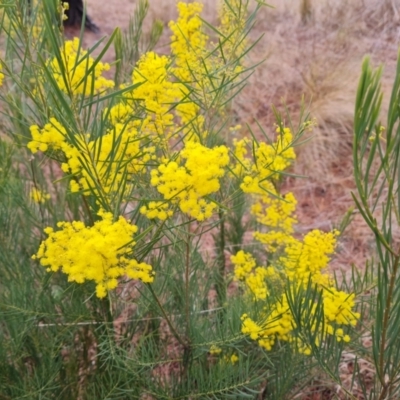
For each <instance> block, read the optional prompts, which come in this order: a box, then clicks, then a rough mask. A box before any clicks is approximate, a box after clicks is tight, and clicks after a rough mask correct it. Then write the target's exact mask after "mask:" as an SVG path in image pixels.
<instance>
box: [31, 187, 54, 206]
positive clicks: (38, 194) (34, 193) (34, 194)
mask: <svg viewBox="0 0 400 400" xmlns="http://www.w3.org/2000/svg"><path fill="white" fill-rule="evenodd" d="M29 197H30V198H31V199H32V200H33V202H35V203H37V204H43V203H45V202H46V200H49V199H50V195H49V194H48V193H46V192H44V191H42V190H39V189H37V188H32V189H31V191H30V193H29Z"/></svg>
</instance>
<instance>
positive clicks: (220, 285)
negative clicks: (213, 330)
mask: <svg viewBox="0 0 400 400" xmlns="http://www.w3.org/2000/svg"><path fill="white" fill-rule="evenodd" d="M218 245H219V246H218V248H219V257H218V258H219V260H218V278H217V285H216V286H217V287H216V289H217V296H218V303H219V306H220V307H223V306H224V303H225V301H226V288H225V268H226V265H225V223H224V214H223V212H222V211H219V243H218Z"/></svg>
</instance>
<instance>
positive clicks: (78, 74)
mask: <svg viewBox="0 0 400 400" xmlns="http://www.w3.org/2000/svg"><path fill="white" fill-rule="evenodd" d="M60 54H61V61H62V65H60V63H59V60H58V59H57V58H56V57H54V58H53V59H52V60H49V62H48V63H47V66H48V67H49V69H50V71H51V73H52V74H53V77H54V79H55V81H56V83H57V85H58V87H59V88H60V89H61V90H62V91H63V92H65V93H67V94H70V95H77V94H83V95H84V96H88V95H90V94H91V93H92V90H93V91H94V94H99V93H102V92H104V91H105V90H107V89H109V88H113V87H114V81H112V80H109V79H106V78H104V77H103V76H102V74H103V72H104V71H108V70H109V69H110V65H109V64H107V63H105V64H104V63H102V62H98V63H97V64H96V65H95V64H94V59H93V57H91V56H90V55H89V54H88V52H87V51H86V50H83V49H82V48H81V47H80V42H79V39H78V38H74V39H73V40H67V41H66V42H65V43H64V46H63V47H61V48H60Z"/></svg>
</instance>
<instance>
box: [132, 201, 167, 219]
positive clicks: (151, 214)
mask: <svg viewBox="0 0 400 400" xmlns="http://www.w3.org/2000/svg"><path fill="white" fill-rule="evenodd" d="M140 213H141V214H143V215H145V216H146V217H147V218H149V219H154V218H158V219H160V220H161V221H165V220H166V219H168V218H170V217H172V215H173V213H174V212H173V211H172V210H171V209H169V204H168V202H165V201H150V203H149V204H148V206H142V207H141V208H140Z"/></svg>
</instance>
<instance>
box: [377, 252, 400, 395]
mask: <svg viewBox="0 0 400 400" xmlns="http://www.w3.org/2000/svg"><path fill="white" fill-rule="evenodd" d="M399 260H400V256H396V257H395V260H394V265H393V270H392V273H391V275H390V282H389V291H388V295H387V298H386V306H385V312H384V315H383V324H382V336H381V343H380V349H379V380H380V381H381V385H382V387H383V390H382V392H381V394H380V396H379V399H378V400H383V399H385V398H386V394H387V391H388V389H389V388H390V386H391V382H390V381H389V382H387V383H386V382H385V374H384V371H383V370H384V362H385V346H386V335H387V331H388V327H389V318H390V311H391V308H390V306H391V304H392V298H393V291H394V285H395V282H396V277H397V270H398V267H399Z"/></svg>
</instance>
